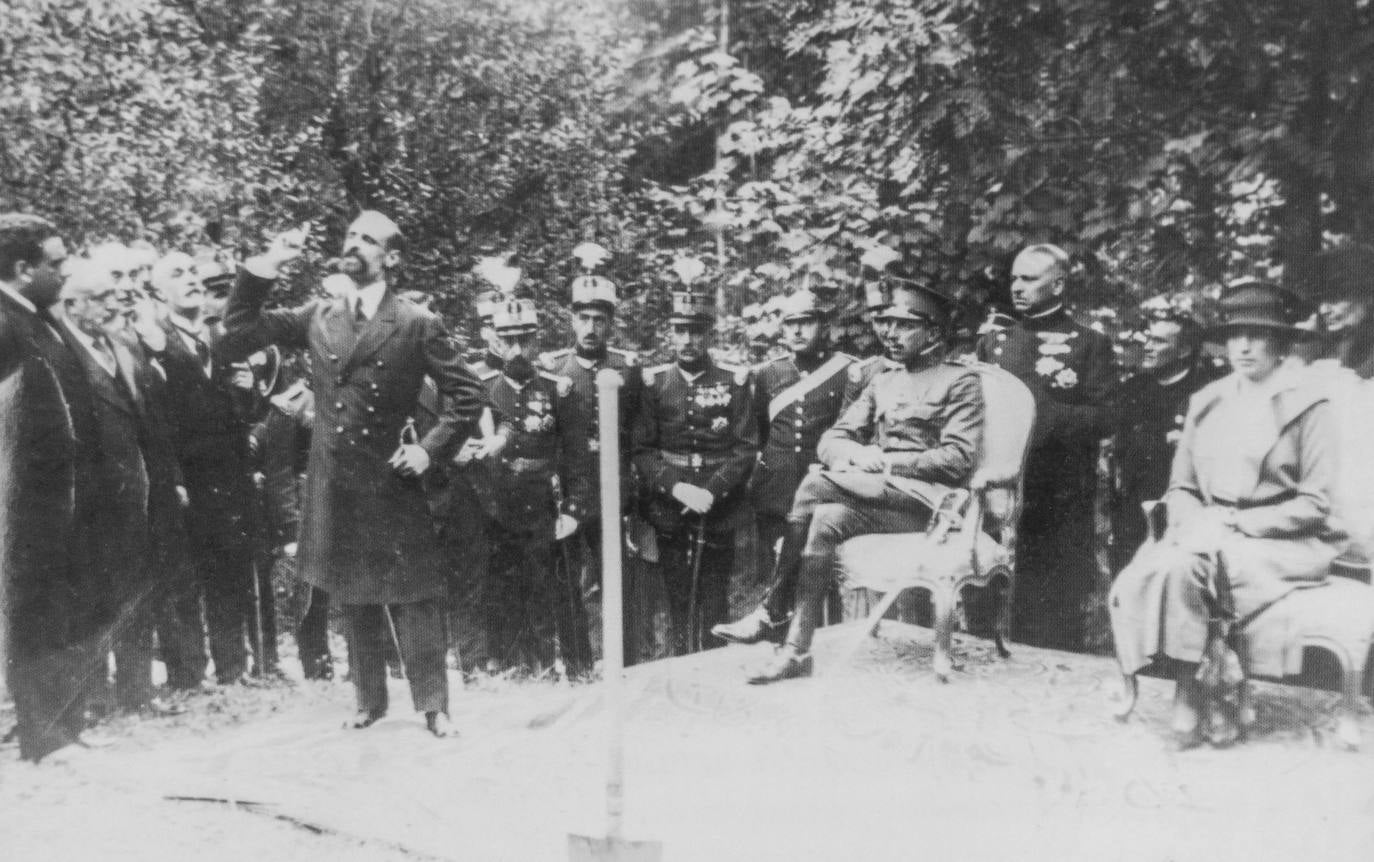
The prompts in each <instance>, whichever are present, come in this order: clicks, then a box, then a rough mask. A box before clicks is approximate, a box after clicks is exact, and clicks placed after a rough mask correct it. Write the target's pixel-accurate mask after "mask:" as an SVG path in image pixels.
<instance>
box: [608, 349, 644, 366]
mask: <svg viewBox="0 0 1374 862" xmlns="http://www.w3.org/2000/svg"><path fill="white" fill-rule="evenodd" d="M606 349H607V350H608V351H609V352H611V353H614V354H615V355H617V356H619V357H620V358H621V359H623V360H625V367H626V368H634V367H635V366H637V365H638V364H639V354H638V353H635V352H634V351H633V350H621V349H620V348H619V347H608V348H606Z"/></svg>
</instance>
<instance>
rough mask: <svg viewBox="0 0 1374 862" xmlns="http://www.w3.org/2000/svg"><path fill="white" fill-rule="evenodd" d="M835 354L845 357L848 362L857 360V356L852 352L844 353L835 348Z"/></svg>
mask: <svg viewBox="0 0 1374 862" xmlns="http://www.w3.org/2000/svg"><path fill="white" fill-rule="evenodd" d="M835 355H836V356H842V357H844V358H845V359H847V360H849V361H850V363H854V362H858V361H859V357H857V356H855V355H854V354H852V353H845V352H844V351H843V350H836V351H835Z"/></svg>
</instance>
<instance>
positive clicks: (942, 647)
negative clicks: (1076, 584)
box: [839, 363, 1035, 682]
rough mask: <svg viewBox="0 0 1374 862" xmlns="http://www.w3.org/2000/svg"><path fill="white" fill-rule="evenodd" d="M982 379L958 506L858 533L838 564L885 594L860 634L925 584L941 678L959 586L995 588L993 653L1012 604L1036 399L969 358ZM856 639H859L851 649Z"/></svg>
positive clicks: (1001, 646) (948, 658)
mask: <svg viewBox="0 0 1374 862" xmlns="http://www.w3.org/2000/svg"><path fill="white" fill-rule="evenodd" d="M970 367H972V368H973V369H974V370H976V371H977V372H978V376H979V378H980V381H981V383H982V386H983V400H984V402H985V404H986V410H987V412H986V421H985V422H984V426H983V446H982V450H981V451H980V452H979V453H978V465H977V468H976V469H975V470H974V473H973V476H972V477H971V479H970V481H969V485H968V489H969V491H970V495H969V498H968V501H967V506H966V507H963V509H962V511H950V512H942V513H939V514H938V515H937V517H935V518H932V520H931V524H930V527H929V528H928V529H927V530H926V531H925V532H912V533H885V534H873V535H866V536H856V537H855V538H853V539H850V540H849V541H847V542H845V543H844V544H843V545H841V546H840V551H839V567H840V571H841V574H842V575H843V576H844V577H845V580H846V583H847V586H850V587H862V588H866V589H869V590H873V591H875V592H880V593H882V594H883V597H882V600H881V601H879V602H878V603H877V604H876V606H875V607H874V608H873V609H872V611H871V612H870V613H869V615H868V618H867V622H866V624H865V625H864V627H863V629H862V630H861V635H860V637H861V638H864V639H866V638H867V637H869V636H875V637H876V636H877V633H878V624H879V622H880V621H881V620H882V618H883V616H884V615H886V613H887V612H888V609H889V608H891V607H892V604H893V602H895V601H896V600H897V597H898V596H899V595H901V593H902V592H903V591H905V590H908V589H913V588H915V589H923V590H927V591H929V593H930V596H931V603H932V605H933V606H934V611H935V613H934V625H935V658H934V661H933V669H934V671H935V674H936V676H938V677H939V679H940V680H941V681H942V682H948V681H949V672H950V671H951V670H953V669H954V668H955V667H956V665H955V662H954V658H953V655H952V653H951V643H952V635H953V631H954V627H955V626H956V625H957V624H958V623H959V620H960V618H961V617H962V615H963V614H962V611H963V597H964V591H965V590H966V589H969V588H972V587H981V588H994V589H998V588H1000V591H1001V596H1000V599H1001V600H1000V608H999V610H998V614H997V620H996V623H995V625H994V632H995V637H996V642H997V651H998V654H999V655H1001V656H1002V657H1004V658H1005V657H1006V656H1008V655H1010V653H1008V652H1007V647H1006V642H1007V640H1008V637H1009V634H1010V625H1011V604H1012V597H1013V592H1014V588H1015V580H1016V575H1015V572H1016V552H1015V547H1016V524H1017V521H1018V519H1019V518H1020V516H1021V497H1022V494H1021V478H1022V472H1023V471H1024V469H1025V462H1026V452H1027V450H1028V449H1029V444H1030V435H1031V427H1032V426H1033V425H1034V424H1035V399H1034V398H1033V397H1032V396H1031V393H1030V390H1029V389H1027V388H1026V386H1025V384H1023V383H1022V382H1021V381H1020V380H1017V379H1016V377H1015V376H1014V375H1012V374H1011V373H1009V372H1007V371H1004V370H1002V369H1001V368H998V367H997V366H995V365H989V364H986V363H972V364H971V366H970ZM861 645H862V640H861V641H860V642H858V643H856V644H855V648H856V649H857V648H859V647H860V646H861Z"/></svg>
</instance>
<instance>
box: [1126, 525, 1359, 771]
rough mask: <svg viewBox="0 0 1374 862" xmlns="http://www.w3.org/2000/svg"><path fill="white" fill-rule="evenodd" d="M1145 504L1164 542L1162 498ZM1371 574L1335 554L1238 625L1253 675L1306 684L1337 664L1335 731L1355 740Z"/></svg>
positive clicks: (1153, 530) (1153, 532) (1153, 535)
mask: <svg viewBox="0 0 1374 862" xmlns="http://www.w3.org/2000/svg"><path fill="white" fill-rule="evenodd" d="M1144 507H1145V520H1146V523H1147V524H1148V525H1149V532H1148V537H1147V539H1146V541H1147V542H1158V541H1159V540H1160V539H1161V538H1162V537H1163V535H1164V523H1165V521H1166V517H1165V507H1164V504H1163V503H1162V502H1158V501H1151V502H1147V503H1145V504H1144ZM1368 578H1369V570H1368V566H1367V564H1364V565H1362V566H1356V565H1352V564H1351V563H1349V562H1347V561H1343V560H1337V561H1336V565H1334V566H1333V567H1332V574H1331V576H1329V577H1328V578H1327V579H1326V580H1325V581H1322V582H1319V583H1316V584H1313V585H1311V586H1304V587H1301V588H1299V589H1296V590H1294V591H1293V592H1291V593H1289V594H1288V595H1286V596H1284V597H1283V598H1282V599H1280V600H1279V601H1277V602H1275V603H1274V604H1273V605H1270V606H1268V607H1266V608H1265V609H1264V610H1262V611H1260V612H1259V613H1258V614H1254V615H1252V616H1251V617H1250V618H1247V619H1245V620H1242V621H1241V625H1240V626H1239V634H1240V638H1241V641H1242V645H1243V647H1244V649H1241V650H1239V652H1240V655H1241V657H1242V664H1243V665H1246V667H1245V668H1244V669H1245V675H1246V678H1247V679H1262V680H1268V681H1270V682H1279V683H1287V684H1296V685H1305V684H1311V682H1313V681H1314V677H1316V676H1318V673H1317V671H1318V669H1319V668H1320V667H1321V665H1322V664H1323V663H1325V664H1326V665H1327V667H1329V668H1333V669H1336V670H1337V671H1338V673H1339V677H1340V681H1339V686H1340V691H1341V695H1342V697H1341V702H1340V706H1339V708H1338V709H1337V711H1336V715H1335V719H1336V737H1337V738H1338V739H1339V740H1340V741H1341V742H1342V743H1343V744H1344V745H1346V746H1347V747H1349V748H1358V747H1359V745H1360V724H1359V716H1360V713H1361V711H1362V710H1363V704H1362V695H1364V694H1374V691H1371V685H1372V684H1374V679H1372V678H1371V676H1372V675H1374V666H1371V651H1372V650H1374V587H1371V586H1370V585H1369V583H1368ZM1252 655H1268V656H1277V657H1278V658H1276V659H1275V660H1273V661H1272V662H1271V663H1270V664H1268V665H1266V666H1262V667H1261V666H1255V665H1254V664H1252V663H1251V662H1250V661H1249V660H1248V657H1249V656H1252ZM1316 681H1319V682H1326V680H1316ZM1122 682H1123V688H1124V694H1123V696H1121V698H1120V699H1119V701H1118V702H1117V703H1115V704H1114V705H1113V711H1114V714H1115V715H1116V718H1117V719H1118V720H1119V721H1125V720H1126V719H1127V718H1128V717H1129V716H1130V714H1131V712H1132V711H1133V710H1134V709H1135V704H1136V699H1137V697H1138V691H1139V682H1138V680H1137V679H1136V677H1135V676H1134V675H1133V674H1127V675H1125V676H1124V677H1123V680H1122Z"/></svg>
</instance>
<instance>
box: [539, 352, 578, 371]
mask: <svg viewBox="0 0 1374 862" xmlns="http://www.w3.org/2000/svg"><path fill="white" fill-rule="evenodd" d="M570 353H572V348H571V347H564V348H563V349H562V350H550V351H547V352H545V353H541V354H539V361H540V362H541V363H543V365H544V367H545V368H547V369H549V370H550V371H552V370H553V369H554V363H556V362H558V361H559V360H561V359H563V358H564V357H566V356H567V355H568V354H570Z"/></svg>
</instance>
